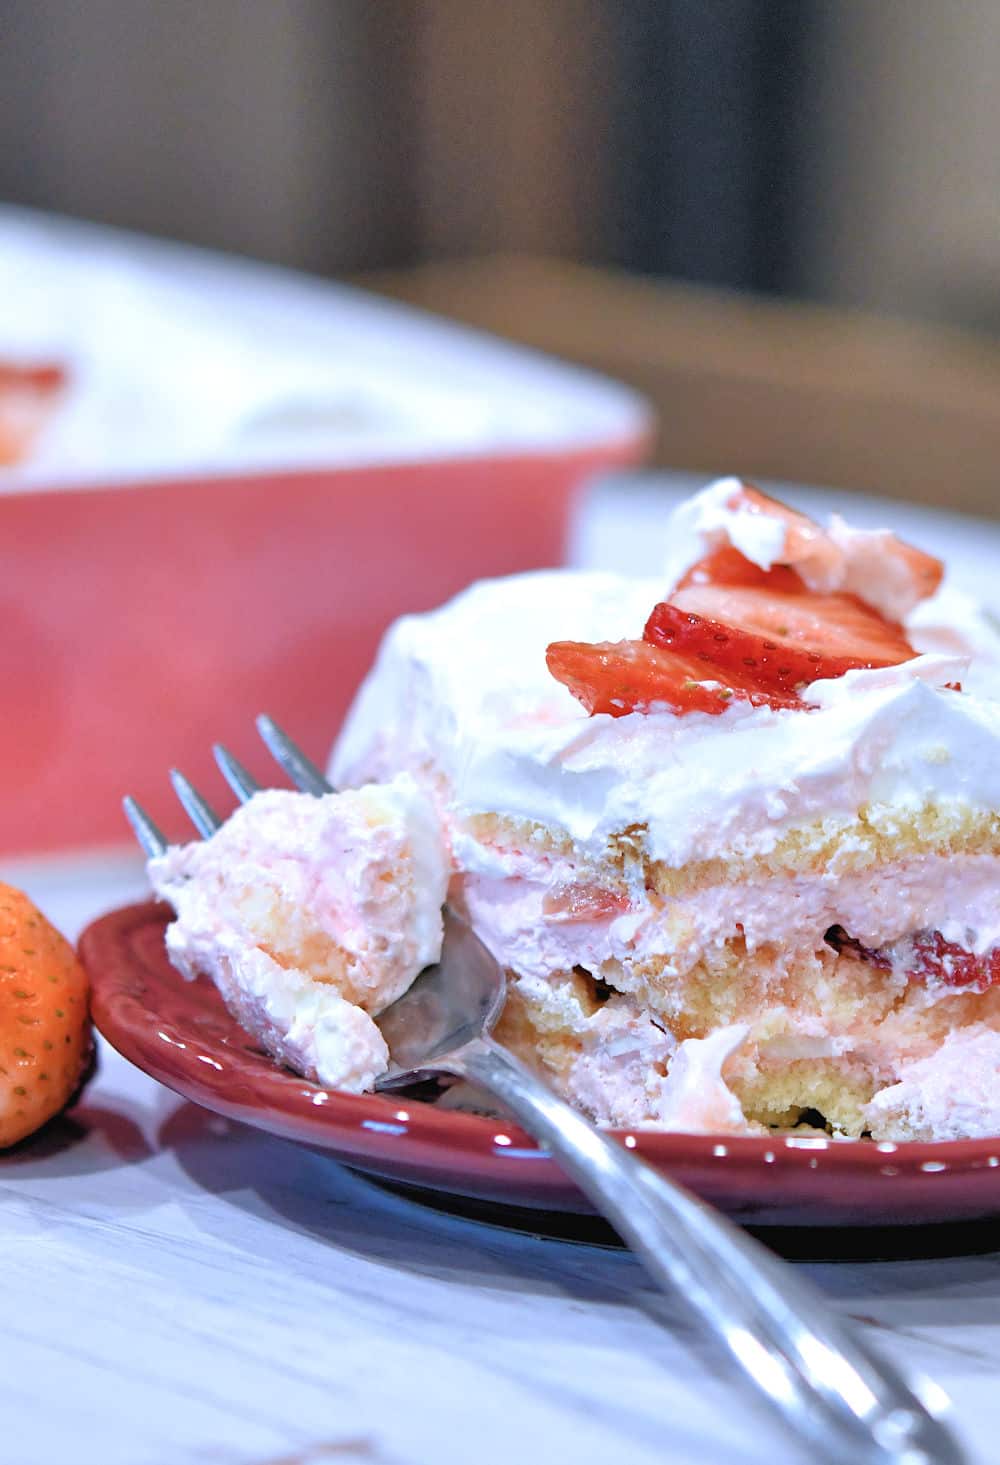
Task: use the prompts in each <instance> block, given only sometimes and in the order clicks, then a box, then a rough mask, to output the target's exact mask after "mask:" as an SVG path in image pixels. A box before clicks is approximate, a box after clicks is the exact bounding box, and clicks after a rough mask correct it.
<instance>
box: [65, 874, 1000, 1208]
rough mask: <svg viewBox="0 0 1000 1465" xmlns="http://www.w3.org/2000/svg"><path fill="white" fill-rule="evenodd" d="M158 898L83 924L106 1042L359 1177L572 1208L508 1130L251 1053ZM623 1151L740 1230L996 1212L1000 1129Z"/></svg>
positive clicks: (669, 1139)
mask: <svg viewBox="0 0 1000 1465" xmlns="http://www.w3.org/2000/svg"><path fill="white" fill-rule="evenodd" d="M170 915H171V912H170V910H169V907H167V906H164V905H159V904H155V903H148V904H145V905H134V906H127V907H125V908H124V909H123V910H120V911H115V912H113V913H112V914H111V915H108V916H104V917H103V918H102V919H101V920H99V921H95V922H94V924H93V925H91V926H90V927H88V929H87V930H86V931H85V932H84V933H83V936H82V938H81V941H80V954H81V957H82V959H83V963H84V965H85V966H86V968H87V971H88V973H89V975H90V979H91V982H92V984H93V1013H94V1020H95V1022H96V1024H97V1026H98V1028H99V1029H100V1031H101V1032H102V1033H103V1034H104V1036H105V1037H106V1038H107V1039H108V1041H109V1042H110V1043H112V1044H113V1046H114V1047H115V1048H117V1049H118V1051H119V1052H120V1053H122V1054H124V1056H125V1057H126V1058H129V1059H131V1061H132V1062H133V1063H135V1064H137V1065H138V1067H139V1068H141V1069H143V1070H144V1071H145V1072H146V1073H148V1074H151V1075H152V1076H153V1077H154V1078H157V1079H159V1080H160V1081H161V1082H162V1083H165V1084H166V1085H167V1086H168V1087H169V1088H172V1089H174V1090H176V1092H177V1093H179V1094H183V1095H184V1097H185V1098H187V1099H191V1100H193V1101H194V1102H195V1103H196V1104H202V1105H204V1106H205V1108H207V1109H213V1110H215V1111H216V1112H217V1113H219V1114H224V1115H226V1116H227V1117H228V1118H230V1119H238V1120H242V1121H243V1122H244V1123H246V1124H252V1125H255V1126H256V1127H257V1128H258V1129H264V1130H267V1131H269V1132H270V1133H272V1134H279V1135H283V1136H285V1137H286V1138H288V1139H296V1140H301V1141H304V1142H306V1143H308V1144H311V1145H315V1146H317V1147H319V1148H321V1149H324V1150H327V1151H329V1152H330V1154H332V1155H334V1156H335V1157H336V1158H337V1159H338V1160H341V1161H343V1162H344V1163H345V1164H348V1165H352V1166H354V1167H355V1168H357V1169H359V1170H364V1171H367V1172H369V1173H370V1174H373V1175H378V1176H383V1177H386V1178H388V1179H392V1180H396V1181H403V1182H406V1183H408V1184H411V1185H418V1186H421V1187H423V1188H425V1189H431V1190H437V1191H441V1192H444V1193H446V1194H449V1195H458V1196H465V1197H472V1198H475V1199H477V1200H486V1201H491V1202H495V1203H497V1204H499V1205H508V1206H511V1205H513V1206H526V1207H536V1208H542V1209H546V1210H555V1211H572V1212H578V1213H585V1212H588V1211H589V1209H590V1208H589V1206H588V1205H587V1203H586V1201H585V1200H584V1198H583V1197H582V1196H581V1195H580V1193H579V1191H577V1190H576V1188H575V1187H574V1186H573V1184H572V1183H571V1182H570V1181H569V1180H568V1179H567V1178H566V1177H565V1176H564V1175H563V1173H562V1171H561V1170H560V1169H559V1167H558V1165H556V1164H555V1162H554V1161H553V1160H551V1159H550V1158H549V1157H548V1155H547V1154H545V1153H544V1152H542V1151H540V1150H539V1149H538V1148H537V1147H536V1145H535V1144H534V1142H533V1141H532V1140H531V1139H529V1138H528V1136H527V1135H525V1134H524V1133H523V1131H521V1130H520V1129H518V1128H517V1127H516V1126H514V1125H512V1124H505V1123H503V1122H502V1121H500V1120H494V1119H483V1118H480V1117H477V1116H475V1115H471V1114H461V1113H455V1112H454V1111H449V1110H445V1109H439V1108H435V1107H434V1106H433V1105H432V1104H426V1103H420V1102H411V1101H409V1100H406V1101H404V1100H401V1099H398V1098H382V1097H380V1096H377V1095H372V1096H364V1097H358V1096H357V1095H354V1094H344V1093H340V1092H338V1091H336V1090H328V1089H322V1088H319V1087H318V1086H316V1085H314V1084H310V1083H307V1082H306V1081H305V1080H304V1079H301V1078H297V1077H296V1076H295V1075H294V1074H292V1073H289V1072H288V1071H287V1070H284V1069H279V1068H276V1067H275V1066H274V1064H273V1063H272V1062H271V1061H270V1059H268V1058H267V1057H265V1056H264V1055H263V1054H262V1053H261V1052H259V1051H258V1050H257V1049H256V1048H255V1047H254V1044H253V1041H252V1040H251V1039H250V1038H249V1037H248V1035H247V1034H246V1033H245V1032H244V1031H243V1030H242V1028H240V1027H239V1026H238V1025H237V1024H236V1023H235V1022H234V1021H233V1019H232V1018H231V1017H230V1016H229V1014H228V1013H227V1012H226V1010H225V1008H224V1007H223V1005H222V1001H221V999H220V998H219V995H218V993H217V992H216V990H215V988H214V987H213V986H212V984H211V983H210V982H208V981H207V980H205V979H199V980H198V981H196V982H190V983H189V982H185V981H184V980H183V978H182V977H181V976H180V975H179V974H178V973H177V972H176V971H175V970H174V968H173V967H172V966H171V965H170V962H169V961H168V960H167V955H166V950H165V947H164V942H163V932H164V928H165V926H166V924H167V922H168V920H169V919H170ZM620 1138H621V1139H622V1141H623V1143H624V1144H626V1145H628V1146H629V1148H631V1149H634V1150H635V1151H636V1153H637V1154H639V1155H641V1156H642V1157H643V1158H644V1159H646V1160H649V1161H650V1162H651V1163H652V1164H654V1165H656V1167H657V1168H658V1169H660V1170H663V1171H664V1172H665V1173H667V1174H669V1175H671V1176H672V1177H674V1178H675V1179H677V1180H679V1181H681V1182H682V1183H683V1184H685V1185H687V1186H688V1187H690V1189H691V1190H694V1191H697V1192H698V1194H699V1195H702V1196H704V1197H705V1199H706V1200H709V1201H712V1202H714V1203H715V1204H716V1205H718V1206H719V1207H720V1208H721V1209H723V1210H724V1211H727V1212H728V1213H729V1214H730V1215H732V1216H735V1217H736V1218H738V1219H739V1220H741V1221H746V1222H748V1223H753V1224H754V1225H772V1224H776V1225H824V1226H828V1225H885V1224H898V1223H907V1224H911V1223H916V1222H926V1221H945V1220H948V1221H957V1220H972V1219H977V1218H983V1217H985V1216H989V1215H995V1214H997V1213H1000V1138H998V1139H996V1140H959V1141H950V1142H947V1143H941V1144H901V1145H887V1144H881V1145H876V1144H871V1143H866V1142H863V1141H862V1142H836V1141H826V1140H823V1139H810V1138H795V1137H794V1136H792V1137H787V1138H778V1137H774V1138H768V1139H734V1138H732V1136H723V1137H719V1138H715V1137H713V1136H711V1135H688V1134H662V1133H656V1132H653V1131H649V1130H640V1131H638V1132H637V1133H635V1134H634V1135H633V1134H621V1135H620Z"/></svg>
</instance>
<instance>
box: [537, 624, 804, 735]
mask: <svg viewBox="0 0 1000 1465" xmlns="http://www.w3.org/2000/svg"><path fill="white" fill-rule="evenodd" d="M545 660H546V664H547V665H548V668H549V671H550V672H551V673H552V675H553V676H554V677H555V679H556V681H559V682H562V683H563V685H564V686H566V687H568V688H569V690H570V691H571V692H572V693H573V696H574V697H575V698H576V699H577V701H578V702H582V703H583V705H584V707H586V709H587V711H588V712H589V713H590V714H591V715H593V714H594V713H595V712H607V713H610V715H611V716H612V717H624V716H625V715H626V714H627V713H629V712H651V711H656V710H657V709H658V708H663V707H669V708H672V709H673V711H674V712H711V713H720V712H724V711H725V710H726V708H727V707H728V706H729V704H730V702H732V700H733V698H734V697H736V698H740V699H741V700H745V701H750V702H753V703H754V704H757V705H760V704H765V705H767V706H770V707H793V706H794V707H798V706H801V703H800V702H799V700H798V698H789V697H785V696H781V695H777V694H772V693H770V692H768V691H766V690H765V689H762V688H761V687H760V686H758V684H757V682H756V680H755V679H754V678H753V677H752V676H749V675H747V674H738V673H737V672H736V671H729V672H728V673H725V674H723V673H722V672H720V671H719V670H718V668H706V666H705V663H704V662H703V661H701V660H699V659H698V658H696V657H693V656H684V655H680V654H678V653H677V652H675V651H670V650H663V649H662V648H660V647H658V646H653V645H651V644H650V643H649V642H648V641H600V642H597V643H591V642H584V641H554V642H553V643H552V645H551V646H550V647H549V648H548V650H547V651H546V653H545ZM708 681H711V682H716V683H718V684H719V685H717V686H706V685H705V683H706V682H708Z"/></svg>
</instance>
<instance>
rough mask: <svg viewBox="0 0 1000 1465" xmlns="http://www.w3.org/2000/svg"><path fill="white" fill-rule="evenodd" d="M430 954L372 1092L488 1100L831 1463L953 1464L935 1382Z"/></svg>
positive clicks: (498, 995)
mask: <svg viewBox="0 0 1000 1465" xmlns="http://www.w3.org/2000/svg"><path fill="white" fill-rule="evenodd" d="M257 727H258V731H259V732H260V735H261V737H262V738H263V740H264V742H265V743H266V745H267V747H268V749H269V750H270V752H271V753H272V755H273V756H274V758H275V760H276V761H277V762H278V763H279V764H280V765H281V767H282V768H283V769H284V771H285V772H286V773H287V775H288V776H289V778H290V779H291V781H292V782H293V783H294V785H295V786H296V788H298V789H300V790H301V791H302V792H303V793H307V794H312V795H315V796H317V797H322V796H323V795H324V794H329V793H332V792H333V789H332V788H331V786H330V784H329V783H327V781H326V779H325V778H324V777H323V774H322V773H321V772H320V770H319V769H318V768H317V767H316V766H315V764H313V763H312V762H310V760H309V759H308V758H307V757H306V756H305V754H304V753H302V751H301V750H300V749H299V748H297V747H296V746H295V744H294V743H293V742H292V741H291V739H290V738H289V737H288V736H287V735H286V734H285V733H283V732H282V730H281V729H280V728H279V727H278V726H277V724H276V723H275V722H274V721H273V720H272V719H271V718H269V717H259V718H258V719H257ZM214 751H215V756H216V760H217V762H218V764H219V767H220V769H221V770H222V773H223V774H224V776H225V778H226V780H227V782H228V783H229V785H230V787H231V788H232V789H233V792H234V793H235V794H236V796H237V798H238V799H239V800H240V801H241V802H245V801H246V800H247V799H249V798H251V797H252V796H253V794H254V793H255V792H257V791H258V789H259V788H260V785H259V784H258V783H257V782H256V780H255V779H254V778H253V777H252V776H251V775H250V774H249V773H248V772H247V770H246V769H245V768H244V767H243V766H242V765H241V764H240V763H239V762H238V761H237V760H236V759H235V758H234V757H233V756H232V754H231V753H229V752H227V751H226V749H225V748H223V747H221V746H218V745H217V746H216V747H215V749H214ZM171 778H172V780H173V784H174V788H175V790H176V792H177V796H178V798H179V799H180V802H181V804H182V805H183V807H184V809H185V811H186V812H187V814H188V816H189V818H190V819H191V822H192V823H193V824H194V826H195V828H196V830H197V831H198V833H199V834H200V835H202V836H203V837H204V838H209V837H210V836H211V835H212V834H213V833H214V832H215V830H216V829H218V828H219V825H220V824H221V822H222V821H221V820H220V819H219V817H218V815H216V814H215V812H214V811H213V810H212V808H211V807H210V806H209V804H208V803H207V802H206V801H205V799H203V798H202V796H201V795H200V794H199V793H198V791H197V790H196V789H195V788H194V787H193V786H192V785H191V784H190V783H189V782H188V780H187V779H186V778H185V777H184V775H183V774H181V773H179V772H178V771H177V770H176V769H175V770H174V771H173V772H172V773H171ZM125 812H126V814H127V815H128V817H129V820H130V821H131V823H132V826H133V829H134V830H135V833H136V836H137V838H138V840H139V843H140V844H141V845H142V847H143V849H144V850H145V852H146V853H147V854H148V855H157V854H162V853H163V851H164V850H165V849H166V848H167V841H166V839H165V838H164V836H163V835H162V834H161V833H160V831H159V830H158V829H157V828H156V826H155V825H154V824H153V822H152V821H151V820H150V819H149V817H148V816H147V815H146V814H145V813H144V812H143V810H142V809H140V808H139V806H138V805H137V804H136V803H135V801H134V800H133V799H131V798H127V799H126V800H125ZM444 923H445V939H444V946H443V949H442V953H441V960H440V962H439V964H438V965H437V966H436V967H430V968H428V969H427V970H426V971H425V972H423V973H421V975H420V976H419V977H418V978H417V980H416V982H415V983H414V984H413V986H412V987H411V988H410V990H409V991H408V992H407V993H406V994H405V996H403V997H401V998H400V999H399V1000H398V1001H397V1002H394V1003H393V1004H392V1006H391V1007H389V1008H387V1009H386V1011H385V1012H383V1013H382V1014H381V1016H380V1017H379V1018H378V1025H379V1027H380V1029H381V1031H382V1034H383V1036H384V1038H385V1040H386V1042H387V1044H388V1047H389V1051H390V1054H391V1055H392V1063H391V1067H390V1068H389V1070H388V1072H387V1073H385V1074H384V1075H383V1076H382V1077H381V1078H380V1079H379V1081H378V1083H377V1085H376V1087H377V1088H378V1089H379V1090H381V1091H383V1092H387V1091H392V1090H394V1089H399V1088H403V1087H406V1086H407V1085H409V1084H412V1083H414V1082H416V1081H417V1080H419V1079H422V1078H426V1077H428V1076H432V1075H440V1074H448V1075H456V1076H459V1077H461V1078H465V1079H468V1080H469V1081H470V1082H472V1083H474V1084H476V1085H478V1086H479V1087H480V1088H482V1089H485V1090H486V1091H487V1092H489V1093H490V1094H492V1095H493V1096H494V1097H495V1098H496V1099H498V1100H499V1101H500V1103H501V1104H502V1105H503V1107H504V1108H505V1109H506V1110H508V1111H509V1112H510V1113H511V1114H512V1115H513V1116H514V1117H515V1118H516V1119H517V1120H518V1121H519V1123H520V1124H521V1125H523V1127H524V1128H525V1129H526V1130H527V1132H528V1133H529V1134H531V1135H532V1136H533V1137H534V1138H535V1139H536V1140H537V1141H539V1143H540V1144H541V1145H542V1146H544V1147H545V1148H546V1149H548V1150H549V1151H550V1152H551V1153H552V1155H553V1156H554V1157H555V1158H556V1159H557V1160H558V1161H559V1164H560V1165H561V1166H562V1168H563V1169H564V1170H565V1171H566V1172H567V1173H568V1174H569V1175H570V1176H571V1177H572V1178H573V1179H574V1180H575V1182H576V1183H577V1185H578V1186H579V1187H580V1189H581V1190H582V1191H583V1192H584V1194H585V1195H587V1196H588V1197H589V1198H590V1200H591V1201H592V1202H593V1204H594V1205H595V1206H596V1207H597V1209H598V1210H599V1211H601V1212H602V1213H603V1214H604V1215H605V1216H606V1217H607V1219H608V1220H609V1221H610V1222H611V1224H612V1225H613V1226H614V1228H615V1230H616V1231H617V1232H618V1233H619V1235H620V1236H621V1237H622V1239H623V1240H624V1241H626V1242H627V1243H628V1245H629V1246H630V1247H631V1248H632V1249H633V1251H635V1253H636V1254H637V1256H638V1257H639V1258H640V1259H641V1260H642V1262H643V1263H644V1264H645V1266H646V1269H647V1271H648V1272H649V1274H650V1276H651V1277H652V1278H653V1280H654V1281H655V1282H656V1283H657V1284H658V1285H659V1286H660V1287H662V1288H664V1289H665V1290H666V1291H668V1292H672V1293H675V1294H677V1295H678V1296H679V1297H680V1298H681V1299H682V1300H683V1301H684V1302H685V1303H686V1305H687V1307H688V1308H689V1309H690V1310H691V1311H692V1312H693V1313H694V1314H695V1316H696V1317H697V1318H698V1320H699V1321H700V1322H701V1323H702V1325H703V1326H704V1327H705V1329H706V1330H707V1331H708V1332H709V1333H710V1334H711V1335H713V1336H714V1338H715V1340H716V1341H717V1342H718V1343H720V1344H721V1345H722V1347H723V1349H724V1350H725V1351H726V1352H727V1353H728V1355H729V1358H730V1359H731V1361H733V1362H734V1363H735V1364H736V1365H737V1367H738V1369H739V1370H740V1372H741V1375H742V1377H743V1379H744V1380H745V1381H746V1382H748V1383H749V1384H751V1385H752V1387H753V1389H754V1391H755V1393H756V1394H757V1396H758V1397H762V1398H763V1399H765V1400H766V1401H767V1402H768V1403H769V1404H770V1405H771V1406H772V1408H773V1409H775V1410H776V1411H777V1413H778V1415H779V1416H780V1418H781V1419H782V1420H783V1422H784V1423H785V1425H786V1426H788V1427H789V1429H790V1430H791V1431H792V1432H793V1433H794V1434H795V1435H796V1436H797V1437H798V1439H799V1441H800V1442H801V1443H802V1444H804V1445H806V1446H808V1447H811V1449H812V1451H813V1457H814V1458H819V1459H821V1460H826V1461H828V1462H830V1465H963V1462H966V1460H967V1456H966V1455H965V1452H964V1451H963V1450H962V1448H961V1446H960V1445H959V1444H958V1442H957V1441H956V1439H955V1438H954V1436H953V1435H952V1434H951V1432H950V1430H949V1429H948V1428H947V1426H946V1425H945V1423H944V1422H943V1419H942V1417H941V1416H942V1414H943V1412H944V1410H945V1408H946V1406H947V1400H946V1399H945V1396H944V1394H943V1393H942V1391H941V1390H940V1389H939V1388H938V1387H937V1386H936V1385H934V1384H932V1383H931V1382H930V1381H929V1380H926V1379H922V1378H913V1379H911V1380H909V1381H907V1379H905V1378H904V1376H903V1375H902V1374H901V1373H900V1371H899V1370H897V1369H896V1368H895V1366H894V1365H893V1364H891V1363H890V1362H888V1361H887V1360H886V1359H883V1358H881V1357H880V1356H879V1355H878V1354H877V1353H876V1352H875V1351H874V1350H873V1349H871V1348H870V1347H869V1345H868V1343H867V1342H866V1341H865V1340H864V1339H862V1337H861V1336H860V1333H859V1332H858V1330H857V1329H856V1328H855V1327H854V1326H853V1324H852V1323H851V1322H850V1321H849V1320H848V1319H847V1318H845V1317H843V1316H842V1315H840V1314H839V1313H837V1312H836V1311H834V1310H833V1309H832V1308H831V1307H830V1306H829V1304H828V1303H827V1302H826V1301H825V1299H824V1298H823V1296H822V1294H821V1293H820V1292H819V1291H817V1290H816V1289H815V1288H813V1287H812V1286H811V1285H810V1284H809V1283H808V1282H806V1281H804V1280H803V1279H802V1278H801V1277H800V1276H797V1275H796V1274H795V1272H794V1271H793V1269H792V1268H791V1267H790V1266H789V1265H788V1264H787V1263H785V1262H782V1261H779V1260H778V1258H777V1257H775V1256H774V1255H773V1253H771V1252H770V1251H768V1250H767V1249H766V1248H765V1247H764V1246H762V1245H761V1244H760V1243H759V1242H757V1241H755V1240H753V1239H752V1238H751V1237H749V1236H747V1235H746V1234H745V1233H744V1232H742V1231H740V1230H739V1229H738V1228H737V1227H736V1226H734V1225H732V1224H731V1223H730V1222H729V1221H727V1220H725V1219H724V1218H723V1217H722V1216H721V1215H719V1214H718V1213H717V1212H715V1211H714V1210H712V1209H710V1208H709V1207H708V1206H706V1205H704V1204H703V1203H702V1202H701V1201H699V1200H697V1199H696V1198H695V1197H694V1196H693V1195H691V1194H690V1193H689V1192H688V1191H686V1190H685V1189H684V1188H683V1187H682V1186H680V1185H678V1184H676V1183H675V1182H674V1181H671V1180H668V1179H667V1178H666V1177H665V1176H663V1175H661V1174H659V1173H658V1172H657V1171H654V1170H653V1169H651V1168H650V1166H648V1165H646V1164H644V1163H643V1162H642V1161H640V1160H639V1159H638V1157H637V1156H636V1155H634V1154H630V1153H629V1152H628V1151H627V1150H626V1149H624V1148H623V1147H622V1146H621V1145H620V1144H618V1143H617V1142H616V1141H614V1140H612V1139H610V1138H609V1137H608V1136H607V1135H606V1134H604V1133H602V1132H601V1131H600V1130H599V1129H597V1128H596V1127H595V1126H594V1125H593V1124H591V1123H590V1122H589V1121H588V1120H586V1119H585V1118H584V1117H583V1116H582V1115H581V1114H579V1113H578V1112H577V1111H576V1110H575V1109H572V1108H571V1107H570V1106H569V1105H568V1104H566V1103H565V1102H564V1101H563V1100H562V1099H560V1098H557V1097H556V1095H555V1094H554V1093H553V1092H552V1091H551V1089H549V1088H548V1087H547V1085H546V1084H545V1083H544V1082H543V1080H542V1079H540V1078H539V1077H538V1076H537V1075H536V1074H535V1073H533V1072H531V1071H530V1070H529V1069H528V1068H526V1067H525V1065H524V1064H523V1063H521V1062H520V1061H519V1060H518V1059H517V1058H515V1057H514V1056H513V1054H511V1053H509V1052H508V1051H507V1050H506V1049H505V1048H503V1047H502V1046H501V1045H500V1044H499V1043H497V1042H496V1040H495V1039H494V1038H493V1037H492V1036H491V1031H492V1028H493V1026H494V1024H495V1023H496V1021H497V1019H498V1017H499V1016H500V1012H501V1010H502V1008H503V1004H504V998H505V995H506V979H505V976H504V972H503V970H502V969H501V967H500V966H499V965H498V963H497V962H496V961H495V960H494V958H493V957H492V956H491V955H490V953H489V952H488V951H487V950H486V948H485V946H483V944H482V942H481V941H479V939H478V938H477V937H476V936H475V934H474V933H473V932H472V930H471V929H470V928H469V926H467V925H466V924H465V923H464V922H463V921H462V920H460V919H459V917H458V916H456V915H455V914H454V913H453V912H452V911H450V910H448V909H446V910H445V912H444Z"/></svg>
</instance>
